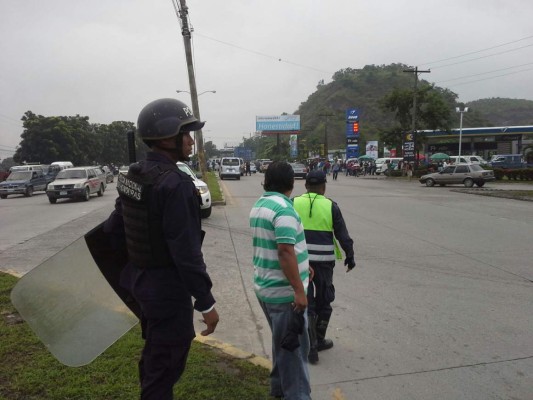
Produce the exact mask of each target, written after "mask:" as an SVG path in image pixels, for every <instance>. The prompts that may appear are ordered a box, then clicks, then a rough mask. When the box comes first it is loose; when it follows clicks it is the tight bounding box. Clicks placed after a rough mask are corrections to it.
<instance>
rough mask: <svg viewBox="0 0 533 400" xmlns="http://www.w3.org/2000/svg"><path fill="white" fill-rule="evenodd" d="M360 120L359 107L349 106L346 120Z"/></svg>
mask: <svg viewBox="0 0 533 400" xmlns="http://www.w3.org/2000/svg"><path fill="white" fill-rule="evenodd" d="M354 121H359V111H358V110H357V108H349V109H348V110H346V122H354Z"/></svg>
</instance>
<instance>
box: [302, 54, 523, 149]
mask: <svg viewBox="0 0 533 400" xmlns="http://www.w3.org/2000/svg"><path fill="white" fill-rule="evenodd" d="M407 69H410V67H409V66H407V65H403V64H391V65H381V66H376V65H367V66H365V67H364V68H362V69H357V70H356V69H351V68H346V69H343V70H340V71H338V72H336V73H335V74H334V75H333V80H332V82H330V83H328V84H324V83H323V82H319V84H318V86H317V89H316V91H315V92H314V93H312V94H311V95H310V96H309V97H308V98H307V100H305V101H304V102H302V103H301V104H300V106H299V108H298V110H296V111H295V112H294V113H295V114H300V116H301V128H302V136H301V139H304V140H305V142H306V143H307V147H308V149H309V148H312V147H314V146H316V145H317V144H318V145H319V144H320V143H324V136H325V130H326V120H327V131H328V146H329V148H330V149H334V148H343V147H344V146H345V129H346V126H345V117H344V115H345V111H346V109H349V108H357V109H358V110H359V118H360V131H361V143H364V142H365V141H367V140H380V138H381V137H382V136H383V135H384V134H386V132H390V131H391V130H395V129H398V128H400V127H399V126H398V121H397V118H395V117H396V114H395V113H394V112H392V111H387V110H386V109H385V107H384V98H385V97H386V96H387V95H390V93H391V92H393V91H394V90H395V89H396V90H405V91H408V90H411V91H412V90H413V86H414V76H413V74H412V73H405V72H403V71H404V70H407ZM421 78H422V76H420V78H419V81H418V89H419V91H422V90H424V88H425V89H426V90H431V91H433V92H435V93H436V95H437V96H439V97H441V98H442V100H443V101H444V103H446V104H447V107H449V110H450V116H449V118H448V122H449V126H448V127H447V128H456V127H457V125H458V124H459V118H458V117H457V118H456V114H455V107H456V106H465V105H466V106H468V107H470V110H469V112H468V113H467V114H465V115H464V121H463V126H464V127H480V126H499V125H533V101H530V100H518V99H501V98H494V99H482V100H476V101H472V102H469V103H466V104H464V103H458V101H457V97H458V96H457V94H456V93H454V92H452V91H450V90H448V89H446V88H442V87H438V86H435V85H433V84H431V83H429V82H428V81H426V80H424V79H421ZM422 111H423V109H422ZM404 125H405V124H404ZM401 128H402V129H404V127H401ZM417 129H434V128H431V127H428V126H424V123H423V121H422V122H421V121H418V125H417Z"/></svg>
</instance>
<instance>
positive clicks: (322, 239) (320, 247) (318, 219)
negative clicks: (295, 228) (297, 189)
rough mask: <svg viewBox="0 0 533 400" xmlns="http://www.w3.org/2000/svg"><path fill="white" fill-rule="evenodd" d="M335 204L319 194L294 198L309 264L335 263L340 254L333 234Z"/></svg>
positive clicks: (306, 194) (308, 194) (340, 256)
mask: <svg viewBox="0 0 533 400" xmlns="http://www.w3.org/2000/svg"><path fill="white" fill-rule="evenodd" d="M332 207H333V202H332V201H331V200H330V199H328V198H326V197H324V196H322V195H319V194H317V193H305V194H303V195H301V196H299V197H296V198H294V209H295V210H296V212H297V213H298V215H299V216H300V219H301V220H302V224H303V226H304V231H305V241H306V242H307V252H308V253H309V262H311V263H312V262H335V259H337V260H340V259H341V258H342V253H341V252H340V249H339V246H338V245H337V241H336V240H335V236H334V234H333V212H332Z"/></svg>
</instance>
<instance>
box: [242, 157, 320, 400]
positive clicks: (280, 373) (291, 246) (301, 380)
mask: <svg viewBox="0 0 533 400" xmlns="http://www.w3.org/2000/svg"><path fill="white" fill-rule="evenodd" d="M293 186H294V172H293V170H292V167H291V166H290V164H288V163H286V162H273V163H272V164H270V165H269V167H268V169H267V170H266V172H265V182H264V188H265V193H263V195H262V196H261V198H260V199H259V200H257V202H256V203H255V204H254V206H253V208H252V211H251V212H250V227H251V228H252V231H253V254H254V257H253V263H254V288H255V294H256V296H257V299H258V300H259V304H260V305H261V308H262V309H263V312H264V313H265V316H266V319H267V321H268V324H269V326H270V329H271V331H272V372H271V373H270V394H271V395H272V396H274V397H278V398H284V399H286V400H309V399H311V396H310V394H311V386H310V383H309V371H308V368H307V355H308V353H309V336H308V333H307V312H306V309H307V295H306V293H307V286H308V284H309V262H308V255H307V245H306V243H305V234H304V229H303V226H302V223H301V220H300V217H299V216H298V214H297V213H296V211H295V210H294V207H293V206H292V202H291V200H290V198H289V196H290V195H291V193H292V189H293ZM298 321H301V323H300V324H298ZM295 326H296V327H297V328H296V329H295ZM295 331H296V332H295ZM291 334H293V336H292V337H293V338H294V339H296V338H297V343H296V344H298V343H299V347H297V348H296V349H293V350H290V349H287V348H286V347H287V346H285V344H284V339H287V337H288V335H289V336H290V335H291Z"/></svg>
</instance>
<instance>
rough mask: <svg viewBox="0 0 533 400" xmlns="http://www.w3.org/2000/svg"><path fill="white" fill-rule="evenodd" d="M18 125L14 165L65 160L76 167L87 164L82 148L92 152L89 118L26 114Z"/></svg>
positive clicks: (84, 150)
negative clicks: (18, 134)
mask: <svg viewBox="0 0 533 400" xmlns="http://www.w3.org/2000/svg"><path fill="white" fill-rule="evenodd" d="M22 121H23V124H22V125H23V128H24V131H23V133H22V135H21V138H22V141H21V142H20V146H19V148H18V149H17V150H16V152H15V155H14V156H13V158H14V160H15V161H16V162H18V163H22V162H40V163H43V164H50V163H51V162H54V161H59V160H68V161H72V162H73V163H74V164H76V165H83V164H87V163H88V159H87V158H88V154H87V151H86V149H87V147H86V146H91V147H89V148H92V149H94V142H93V141H92V140H91V139H92V138H91V137H90V136H89V135H90V132H91V126H90V124H89V117H81V116H79V115H76V116H75V117H44V116H42V115H36V114H34V113H32V112H31V111H27V112H26V113H25V114H24V116H23V117H22ZM94 151H97V149H94Z"/></svg>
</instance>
